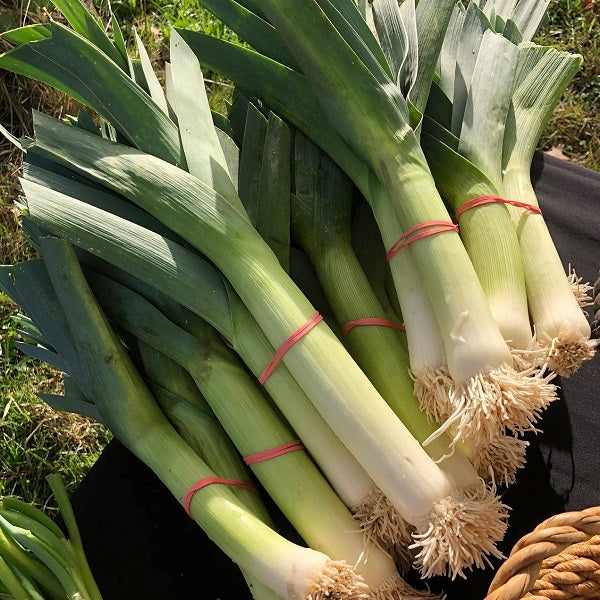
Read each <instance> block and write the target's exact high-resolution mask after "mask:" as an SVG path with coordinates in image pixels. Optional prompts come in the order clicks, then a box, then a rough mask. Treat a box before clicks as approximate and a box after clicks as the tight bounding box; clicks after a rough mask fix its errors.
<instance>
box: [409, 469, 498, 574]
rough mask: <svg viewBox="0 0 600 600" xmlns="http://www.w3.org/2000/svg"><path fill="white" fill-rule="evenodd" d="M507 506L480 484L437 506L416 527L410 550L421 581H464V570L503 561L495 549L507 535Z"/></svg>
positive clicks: (491, 491) (442, 501)
mask: <svg viewBox="0 0 600 600" xmlns="http://www.w3.org/2000/svg"><path fill="white" fill-rule="evenodd" d="M507 519H508V506H506V505H505V504H502V502H500V500H499V498H498V497H497V496H496V489H495V487H494V486H493V485H492V486H491V487H488V486H487V485H486V484H485V482H484V481H483V480H480V482H479V484H477V485H476V486H474V487H473V488H470V489H468V490H460V491H459V492H456V493H455V494H452V495H451V496H448V497H446V498H444V499H443V500H441V501H440V502H438V503H437V504H436V505H435V506H434V508H433V510H432V511H431V513H430V515H429V517H425V518H423V519H422V520H421V522H420V523H418V524H417V532H416V533H414V534H413V539H414V543H413V544H411V546H410V549H411V550H415V551H416V552H417V554H416V556H415V562H414V564H415V567H416V568H417V569H419V571H420V572H421V576H422V577H432V576H434V575H446V576H449V577H451V578H452V579H455V578H456V576H459V577H463V578H465V577H466V575H465V570H469V571H470V570H471V569H472V568H473V567H474V566H475V567H478V568H484V567H485V566H486V564H487V565H490V560H489V557H492V556H493V557H496V558H504V556H503V555H502V553H501V552H500V551H499V550H498V549H497V548H496V542H498V541H500V540H501V539H502V538H503V537H504V534H505V533H506V528H507V523H506V521H507Z"/></svg>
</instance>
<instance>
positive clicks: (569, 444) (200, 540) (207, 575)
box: [73, 155, 600, 600]
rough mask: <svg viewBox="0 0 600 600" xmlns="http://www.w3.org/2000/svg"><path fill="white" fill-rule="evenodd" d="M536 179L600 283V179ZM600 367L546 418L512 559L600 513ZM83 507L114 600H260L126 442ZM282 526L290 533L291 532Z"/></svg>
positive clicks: (89, 542)
mask: <svg viewBox="0 0 600 600" xmlns="http://www.w3.org/2000/svg"><path fill="white" fill-rule="evenodd" d="M532 178H533V181H534V183H535V186H536V190H537V193H538V196H539V200H540V205H541V207H542V209H543V212H544V216H545V218H546V221H547V223H548V226H549V228H550V231H551V233H552V236H553V238H554V241H555V244H556V246H557V248H558V251H559V253H560V255H561V257H562V259H563V261H564V264H565V267H567V266H568V264H569V263H571V264H572V265H573V266H574V267H575V268H576V270H577V273H578V275H580V276H582V277H583V278H584V280H585V281H590V282H593V281H594V280H595V279H596V277H597V275H598V268H599V267H600V173H596V172H593V171H589V170H586V169H583V168H581V167H578V166H576V165H573V164H571V163H569V162H566V161H561V160H558V159H556V158H553V157H550V156H547V155H536V157H535V160H534V163H533V168H532ZM599 364H600V362H599V359H598V357H596V358H595V359H594V360H593V361H591V362H589V363H588V364H586V365H585V366H584V367H583V368H582V369H581V370H580V371H579V372H578V373H577V374H576V376H574V377H573V378H571V379H563V380H562V381H560V380H559V381H558V383H559V385H560V387H561V392H560V398H559V400H558V401H557V402H555V403H554V404H553V405H552V406H551V407H550V409H549V410H548V411H547V412H546V414H545V416H544V419H543V422H542V424H541V428H542V429H543V433H540V434H538V435H537V436H535V435H531V436H529V437H528V439H529V441H530V446H529V448H528V453H527V466H526V468H525V469H523V470H521V471H520V473H519V477H518V482H517V484H516V485H514V486H513V487H511V488H510V489H509V490H508V491H505V492H504V494H503V499H504V501H505V502H506V503H507V504H508V505H509V506H511V507H512V511H511V517H510V527H509V532H508V535H507V536H506V539H505V541H504V542H503V543H502V544H501V548H502V550H503V551H504V552H505V553H506V554H508V552H509V551H510V549H511V548H512V546H513V545H514V543H515V542H516V541H517V540H518V539H519V538H520V537H521V536H522V535H524V534H525V533H528V532H529V531H531V529H533V528H534V527H535V526H536V525H537V524H538V523H539V522H540V521H541V520H543V519H545V518H547V517H549V516H551V515H553V514H556V513H559V512H563V511H565V510H578V509H583V508H586V507H588V506H593V505H598V504H600V395H599V393H598V390H600V372H599V369H598V366H599ZM73 504H74V508H75V513H76V516H77V519H78V522H79V525H80V528H81V533H82V536H83V540H84V543H85V547H86V552H87V556H88V559H89V562H90V564H91V566H92V570H93V572H94V574H95V576H96V578H97V581H98V584H99V586H100V589H101V591H102V593H103V596H104V598H105V600H121V599H125V598H127V599H129V600H138V599H139V600H159V599H160V600H171V599H172V600H178V599H182V598H195V599H197V600H216V599H220V600H245V599H246V598H250V595H249V592H248V590H247V588H246V586H245V583H244V581H243V579H242V577H241V575H240V573H239V570H238V569H237V568H236V567H235V566H234V564H233V563H232V562H231V561H230V560H229V559H228V558H227V557H226V556H225V555H223V554H222V553H221V552H220V550H218V548H216V547H215V546H214V545H213V544H212V542H210V540H208V538H207V537H206V536H205V535H204V533H203V532H202V531H201V530H200V528H199V527H198V526H197V525H196V524H195V523H194V522H193V521H191V520H190V519H189V518H188V517H187V515H186V514H185V512H184V510H183V509H182V508H181V506H180V505H179V503H178V502H177V501H176V500H175V498H173V497H172V496H171V495H170V494H169V492H168V491H167V490H166V489H165V488H164V487H163V486H162V484H161V483H160V482H159V480H158V479H157V478H156V477H155V476H154V474H153V473H152V472H151V471H150V470H149V469H147V468H146V467H145V466H144V465H143V464H142V463H140V462H139V461H138V460H137V459H136V458H135V457H134V456H133V455H132V454H130V453H129V452H128V451H127V450H126V449H125V448H124V447H123V446H121V445H120V444H119V443H117V442H116V441H113V442H111V443H110V444H109V446H108V447H107V448H106V450H105V451H104V453H103V454H102V456H101V457H100V459H99V460H98V462H97V463H96V464H95V465H94V467H93V468H92V469H91V471H90V472H89V474H88V476H87V477H86V478H85V480H84V481H83V482H82V483H81V485H80V486H79V488H78V489H77V490H76V491H75V493H74V495H73ZM271 507H272V505H270V506H269V508H271ZM272 512H273V511H272ZM279 520H280V525H281V531H283V532H285V531H289V530H290V526H289V524H287V523H286V522H285V519H283V517H280V516H279ZM295 539H296V540H297V539H298V538H297V537H296V538H295ZM499 564H500V563H499V561H494V563H493V569H491V568H488V569H486V570H484V571H480V570H476V571H474V572H473V573H471V574H470V575H469V577H468V578H467V580H466V581H462V580H461V581H455V582H450V581H448V580H446V579H443V578H436V579H435V580H432V581H431V582H430V585H431V588H432V590H435V591H440V590H443V591H445V592H446V594H447V597H448V600H459V599H474V600H477V599H481V598H483V597H484V596H485V593H486V590H487V586H488V585H489V582H490V580H491V578H492V576H493V573H494V571H495V569H497V567H498V565H499Z"/></svg>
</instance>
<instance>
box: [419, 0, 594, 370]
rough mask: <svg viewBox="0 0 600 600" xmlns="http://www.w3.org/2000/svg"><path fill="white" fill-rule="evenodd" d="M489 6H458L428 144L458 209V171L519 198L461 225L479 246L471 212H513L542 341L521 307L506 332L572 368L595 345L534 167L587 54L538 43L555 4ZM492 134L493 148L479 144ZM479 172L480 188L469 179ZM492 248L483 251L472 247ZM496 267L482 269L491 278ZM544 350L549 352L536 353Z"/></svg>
mask: <svg viewBox="0 0 600 600" xmlns="http://www.w3.org/2000/svg"><path fill="white" fill-rule="evenodd" d="M480 4H481V5H482V7H481V8H480V6H478V4H476V3H475V2H471V3H469V5H468V8H467V9H466V10H465V9H464V8H463V7H462V5H461V4H457V5H456V6H455V9H454V14H453V19H452V22H451V26H450V27H449V29H448V31H447V33H446V37H445V39H444V45H443V48H442V56H441V60H440V79H439V88H436V92H437V93H436V94H434V95H433V97H432V100H433V101H432V102H430V105H429V106H428V108H427V113H428V114H430V115H431V118H432V119H433V120H434V121H435V122H432V121H430V120H427V119H426V126H425V130H426V131H427V134H426V135H425V136H424V137H423V145H424V148H425V151H426V154H427V155H428V158H429V161H430V165H431V167H432V170H433V173H434V176H435V177H436V183H437V184H438V185H439V186H440V189H441V190H442V192H443V194H444V195H445V197H446V199H447V200H448V201H450V202H451V203H452V205H453V207H454V208H455V209H458V210H460V204H461V198H460V191H459V190H456V189H453V187H452V183H451V182H452V177H449V172H450V171H452V172H453V173H456V172H460V171H461V170H462V171H465V185H464V188H465V189H466V191H468V192H469V193H471V192H472V193H473V194H474V195H477V196H484V195H491V196H504V197H505V198H507V199H508V200H510V201H511V202H512V204H504V205H501V204H495V205H494V204H484V205H480V206H479V207H474V208H472V209H471V210H469V211H468V212H466V213H464V217H463V218H462V219H461V231H462V232H463V235H465V234H466V236H467V237H465V238H464V239H465V243H466V245H467V248H469V244H470V242H469V239H468V235H469V234H468V232H467V229H466V228H468V227H470V220H471V219H485V218H486V217H487V216H488V214H489V217H490V218H491V217H492V214H491V213H492V212H493V211H495V212H496V213H504V215H505V214H506V212H507V211H508V213H509V214H510V216H511V218H512V221H513V227H514V230H515V231H516V234H517V237H518V241H519V244H520V249H521V255H522V263H523V267H524V274H525V284H526V287H527V301H528V306H529V312H530V313H531V319H532V322H533V326H534V332H535V337H536V340H535V343H527V339H528V336H529V335H530V329H529V323H528V320H525V319H521V321H519V320H518V319H516V318H515V313H514V311H511V313H509V314H507V315H506V317H507V318H503V317H500V318H501V320H502V322H505V323H506V325H505V329H504V330H505V337H506V338H507V339H511V340H512V345H513V346H514V347H515V348H517V349H522V350H526V352H523V353H522V354H521V359H522V360H529V362H530V363H532V362H533V363H534V364H535V363H538V364H545V363H547V364H548V366H549V367H550V368H551V369H552V370H555V371H556V372H557V373H559V374H561V375H569V374H571V373H572V372H574V371H575V370H576V369H577V368H578V366H579V365H580V364H581V362H583V361H584V360H588V359H589V358H591V356H592V355H593V348H594V344H593V343H591V342H590V341H589V334H590V331H589V325H588V323H587V320H586V318H585V316H584V315H583V314H582V311H581V310H579V307H578V303H577V299H576V298H575V297H574V296H573V293H572V291H571V290H570V285H569V283H570V282H571V280H569V281H567V280H566V278H565V276H564V271H563V269H562V266H561V263H560V259H559V258H558V255H557V254H556V250H555V248H554V245H553V244H552V241H551V239H550V237H549V234H548V232H547V229H546V227H545V225H544V220H543V217H542V216H541V214H539V209H538V204H537V201H536V199H535V194H534V192H533V189H532V187H531V182H530V179H529V170H530V165H531V159H532V156H533V151H534V149H535V146H536V144H537V142H538V140H539V137H540V135H541V132H542V131H543V129H544V127H545V125H546V123H547V121H548V119H549V117H550V115H551V113H552V111H553V109H554V107H555V106H556V103H557V102H558V99H559V98H560V96H561V95H562V92H563V91H564V89H565V87H566V85H567V84H568V82H569V81H570V80H571V78H572V77H573V75H574V74H575V73H576V71H577V69H578V67H579V65H580V60H581V59H580V57H579V56H576V55H571V54H569V53H566V52H558V51H556V50H554V49H552V48H544V47H540V46H535V45H534V44H531V43H529V40H531V38H532V36H533V35H534V33H535V32H536V30H537V28H538V27H539V24H540V23H541V21H542V18H543V17H544V14H545V11H546V8H547V3H546V2H538V3H535V2H519V3H517V4H516V5H514V4H510V5H504V4H503V3H498V2H493V1H488V2H485V3H480ZM492 62H493V64H494V67H493V70H494V72H495V73H498V74H499V76H498V77H495V78H493V79H491V78H489V77H488V76H487V73H488V72H489V69H490V64H491V63H492ZM435 87H436V86H434V88H435ZM440 92H443V93H440ZM428 124H429V126H427V125H428ZM483 135H485V137H486V144H484V145H482V144H479V143H477V142H478V139H481V136H483ZM456 153H459V154H460V155H462V157H464V158H466V159H468V161H471V164H468V163H467V162H465V161H464V160H462V159H461V158H460V157H458V156H457V155H456ZM444 159H445V160H444ZM473 164H474V165H476V166H478V167H479V168H480V169H481V171H483V174H485V176H486V177H487V179H488V180H490V181H491V182H493V186H494V187H493V188H491V189H489V188H488V189H486V187H485V186H484V187H481V183H482V182H484V181H486V177H483V176H482V174H479V175H478V176H477V178H475V177H474V175H475V173H473V171H474V169H473ZM469 170H470V171H471V173H468V172H467V171H469ZM475 179H476V181H477V182H478V185H477V186H473V185H470V186H469V185H467V184H468V182H469V180H475ZM494 188H495V189H494ZM463 221H465V222H464V223H463ZM506 239H508V237H506ZM487 247H488V245H487V243H486V248H487ZM540 249H543V251H542V252H540ZM511 252H512V251H511ZM484 255H485V253H482V251H481V250H479V251H478V250H477V248H475V249H474V251H473V252H472V253H471V256H472V257H476V256H484ZM474 263H475V265H476V268H477V263H476V262H475V260H474ZM490 272H492V270H491V269H489V268H484V269H483V270H482V273H483V275H482V274H480V279H481V280H482V282H485V281H487V278H486V274H487V273H490ZM478 273H479V271H478ZM571 279H576V277H574V276H573V278H571ZM498 281H502V279H501V278H497V277H495V278H494V279H493V282H490V283H492V284H493V285H498ZM488 285H489V284H488ZM512 296H513V297H516V295H515V294H513V295H512ZM488 297H490V294H488ZM500 300H501V302H500V303H498V304H500V305H502V306H505V307H508V306H510V302H508V301H507V298H506V297H504V298H501V299H500ZM494 312H495V314H500V313H499V311H498V310H496V311H494ZM524 317H527V313H526V312H525V313H524ZM509 323H510V325H509ZM519 323H521V324H519ZM536 348H537V349H541V350H538V352H535V351H534V350H536ZM517 358H519V356H517Z"/></svg>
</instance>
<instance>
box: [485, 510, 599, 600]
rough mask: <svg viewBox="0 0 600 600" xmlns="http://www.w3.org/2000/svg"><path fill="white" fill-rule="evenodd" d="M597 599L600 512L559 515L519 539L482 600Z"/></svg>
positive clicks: (586, 511)
mask: <svg viewBox="0 0 600 600" xmlns="http://www.w3.org/2000/svg"><path fill="white" fill-rule="evenodd" d="M590 598H599V599H600V507H594V508H588V509H586V510H583V511H581V512H568V513H562V514H560V515H557V516H555V517H551V518H550V519H547V520H546V521H544V522H543V523H541V524H540V525H538V527H536V528H535V530H534V531H533V532H532V533H530V534H528V535H526V536H525V537H523V538H521V539H520V540H519V542H517V544H516V545H515V547H514V548H513V550H512V552H511V553H510V556H509V557H508V559H507V560H506V562H505V563H504V564H503V565H502V566H501V567H500V569H499V570H498V573H496V577H494V580H493V581H492V584H491V585H490V589H489V592H488V596H486V598H485V600H521V599H523V600H589V599H590Z"/></svg>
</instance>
